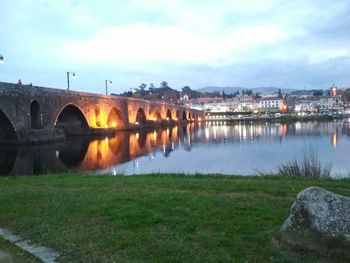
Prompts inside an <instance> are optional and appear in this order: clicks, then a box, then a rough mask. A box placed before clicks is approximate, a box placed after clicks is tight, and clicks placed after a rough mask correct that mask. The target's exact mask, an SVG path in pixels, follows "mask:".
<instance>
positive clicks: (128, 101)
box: [0, 82, 203, 143]
mask: <svg viewBox="0 0 350 263" xmlns="http://www.w3.org/2000/svg"><path fill="white" fill-rule="evenodd" d="M202 117H203V112H201V111H197V110H193V109H190V108H187V107H184V106H182V105H174V104H168V103H164V102H155V101H147V100H141V99H133V98H126V97H120V96H109V95H99V94H93V93H85V92H75V91H67V90H61V89H52V88H43V87H34V86H29V85H17V84H11V83H3V82H0V143H12V142H37V141H49V140H57V139H59V138H62V137H64V136H65V135H86V134H90V135H94V134H106V133H111V132H115V131H116V130H123V129H124V130H125V129H142V128H146V127H152V126H157V125H175V124H177V123H184V122H192V121H200V120H201V119H202Z"/></svg>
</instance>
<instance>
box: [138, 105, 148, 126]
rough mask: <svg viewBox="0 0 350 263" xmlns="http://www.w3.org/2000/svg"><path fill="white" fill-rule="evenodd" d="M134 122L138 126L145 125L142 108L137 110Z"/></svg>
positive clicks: (144, 115)
mask: <svg viewBox="0 0 350 263" xmlns="http://www.w3.org/2000/svg"><path fill="white" fill-rule="evenodd" d="M136 122H137V123H139V124H143V123H146V114H145V111H144V109H143V108H139V109H138V111H137V113H136Z"/></svg>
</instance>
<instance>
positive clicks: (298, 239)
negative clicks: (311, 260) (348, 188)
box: [280, 187, 350, 251]
mask: <svg viewBox="0 0 350 263" xmlns="http://www.w3.org/2000/svg"><path fill="white" fill-rule="evenodd" d="M280 237H281V238H282V240H283V241H286V242H287V243H288V244H290V245H295V246H298V248H299V249H300V248H302V249H311V250H318V251H322V250H324V249H325V248H330V246H333V245H337V244H341V246H342V247H344V244H345V246H348V245H350V198H349V197H345V196H342V195H338V194H334V193H331V192H329V191H326V190H324V189H322V188H320V187H309V188H306V189H304V190H303V191H301V192H300V193H299V194H298V196H297V198H296V200H295V202H294V204H293V206H292V209H291V214H290V216H289V217H288V219H287V220H286V221H285V223H284V224H283V226H282V228H281V235H280ZM337 247H339V246H338V245H337Z"/></svg>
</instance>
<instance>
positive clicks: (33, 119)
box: [30, 100, 42, 129]
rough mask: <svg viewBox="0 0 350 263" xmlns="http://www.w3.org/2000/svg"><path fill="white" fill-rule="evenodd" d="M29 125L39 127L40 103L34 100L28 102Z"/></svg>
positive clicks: (40, 126) (40, 125)
mask: <svg viewBox="0 0 350 263" xmlns="http://www.w3.org/2000/svg"><path fill="white" fill-rule="evenodd" d="M30 126H31V128H32V129H41V128H42V123H41V109H40V105H39V103H38V102H37V101H36V100H33V101H32V103H30Z"/></svg>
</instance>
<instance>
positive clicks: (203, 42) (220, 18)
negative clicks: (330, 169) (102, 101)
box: [0, 0, 350, 93]
mask: <svg viewBox="0 0 350 263" xmlns="http://www.w3.org/2000/svg"><path fill="white" fill-rule="evenodd" d="M349 13H350V1H348V0H338V1H334V0H318V1H316V0H294V1H290V0H264V1H258V0H256V1H253V0H244V1H242V0H237V1H235V0H215V1H214V0H187V1H186V0H167V1H165V0H164V1H163V0H157V1H152V0H125V1H122V0H100V1H96V0H59V1H56V0H1V2H0V54H1V55H3V56H4V58H5V63H3V64H1V65H0V81H5V82H17V80H18V79H19V78H21V79H22V82H23V83H29V82H32V83H33V85H41V86H48V87H55V88H66V85H67V80H66V72H67V71H72V72H75V73H76V74H77V78H76V79H75V80H72V81H71V89H73V90H81V91H88V92H95V93H103V92H104V83H105V80H106V79H108V80H112V81H113V84H112V86H111V87H110V92H114V93H120V92H123V91H127V90H130V88H131V87H137V86H139V85H140V84H141V83H146V84H149V83H154V84H155V85H156V86H159V83H160V82H161V81H163V80H165V81H167V82H168V83H169V85H170V86H171V87H173V88H176V89H181V88H182V87H183V86H185V85H189V86H190V87H192V88H193V89H197V88H201V87H204V86H209V85H210V86H211V85H216V86H241V87H245V88H253V87H263V86H274V87H280V88H297V89H303V88H304V87H305V88H321V89H326V88H328V87H330V86H331V85H332V84H333V83H335V84H336V85H337V86H338V87H340V88H348V87H350V16H349Z"/></svg>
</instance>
